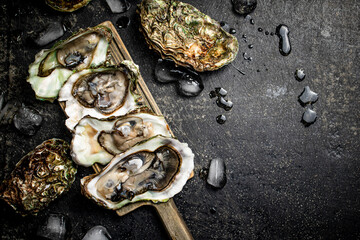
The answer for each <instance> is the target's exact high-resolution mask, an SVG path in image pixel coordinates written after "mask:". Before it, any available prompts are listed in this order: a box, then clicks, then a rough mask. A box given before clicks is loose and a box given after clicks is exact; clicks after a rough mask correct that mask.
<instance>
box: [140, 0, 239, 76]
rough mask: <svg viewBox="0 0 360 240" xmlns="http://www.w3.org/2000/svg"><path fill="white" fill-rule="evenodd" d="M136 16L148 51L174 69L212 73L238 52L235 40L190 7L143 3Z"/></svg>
mask: <svg viewBox="0 0 360 240" xmlns="http://www.w3.org/2000/svg"><path fill="white" fill-rule="evenodd" d="M139 14H140V18H141V27H140V31H142V32H143V34H144V36H145V39H146V42H147V43H148V45H149V47H150V48H153V49H154V50H156V51H157V52H158V53H159V54H160V55H161V57H162V58H163V59H165V58H170V59H172V60H174V61H175V63H176V64H178V65H182V66H185V67H189V66H190V67H193V68H194V69H195V70H196V71H199V72H202V71H213V70H216V69H219V68H221V67H222V66H224V65H226V64H228V63H230V62H231V61H233V60H234V59H235V57H236V55H237V52H238V50H239V46H238V41H237V39H236V37H234V36H232V35H231V34H229V33H227V32H226V31H225V30H224V29H222V28H221V26H220V24H219V23H218V22H216V21H215V20H213V19H211V18H210V17H209V16H207V15H205V14H203V13H201V12H200V11H199V10H197V9H196V8H195V7H193V6H192V5H190V4H187V3H183V2H179V1H176V0H143V1H142V2H141V4H140V7H139Z"/></svg>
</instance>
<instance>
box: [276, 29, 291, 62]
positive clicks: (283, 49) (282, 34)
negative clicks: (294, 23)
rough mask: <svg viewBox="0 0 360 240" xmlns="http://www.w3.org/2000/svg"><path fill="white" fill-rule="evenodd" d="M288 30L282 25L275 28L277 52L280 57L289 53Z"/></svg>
mask: <svg viewBox="0 0 360 240" xmlns="http://www.w3.org/2000/svg"><path fill="white" fill-rule="evenodd" d="M289 33H290V32H289V28H288V27H287V26H286V25H284V24H280V25H279V26H278V27H277V28H276V35H278V37H279V39H280V41H279V50H280V53H281V55H283V56H287V55H289V54H290V52H291V45H290V39H289Z"/></svg>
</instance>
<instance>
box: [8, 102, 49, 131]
mask: <svg viewBox="0 0 360 240" xmlns="http://www.w3.org/2000/svg"><path fill="white" fill-rule="evenodd" d="M42 120H43V118H42V116H41V115H40V114H39V112H38V111H36V110H35V109H33V108H30V107H26V106H24V105H22V106H21V107H20V109H19V110H18V111H17V112H16V114H15V116H14V120H13V122H14V126H15V127H16V129H18V130H19V131H20V132H21V133H23V134H25V135H29V136H32V135H34V134H35V133H36V131H37V130H38V129H39V127H40V125H41V123H42Z"/></svg>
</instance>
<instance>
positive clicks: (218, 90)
mask: <svg viewBox="0 0 360 240" xmlns="http://www.w3.org/2000/svg"><path fill="white" fill-rule="evenodd" d="M215 93H216V94H217V96H219V95H220V96H222V97H225V96H226V95H227V91H226V90H225V89H224V88H222V87H218V88H215Z"/></svg>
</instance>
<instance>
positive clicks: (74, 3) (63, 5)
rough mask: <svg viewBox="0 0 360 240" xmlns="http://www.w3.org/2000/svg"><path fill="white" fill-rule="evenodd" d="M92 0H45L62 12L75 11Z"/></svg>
mask: <svg viewBox="0 0 360 240" xmlns="http://www.w3.org/2000/svg"><path fill="white" fill-rule="evenodd" d="M90 1H91V0H71V1H69V0H45V2H46V4H47V5H48V6H50V7H51V8H53V9H55V10H57V11H60V12H73V11H76V10H78V9H79V8H82V7H84V6H86V5H87V4H88V3H89V2H90Z"/></svg>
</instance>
